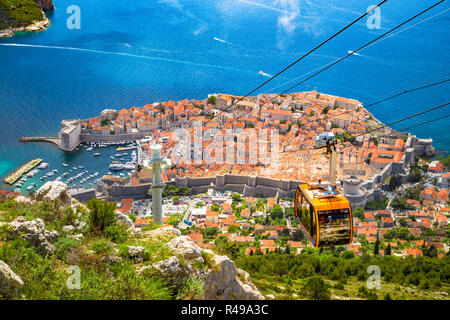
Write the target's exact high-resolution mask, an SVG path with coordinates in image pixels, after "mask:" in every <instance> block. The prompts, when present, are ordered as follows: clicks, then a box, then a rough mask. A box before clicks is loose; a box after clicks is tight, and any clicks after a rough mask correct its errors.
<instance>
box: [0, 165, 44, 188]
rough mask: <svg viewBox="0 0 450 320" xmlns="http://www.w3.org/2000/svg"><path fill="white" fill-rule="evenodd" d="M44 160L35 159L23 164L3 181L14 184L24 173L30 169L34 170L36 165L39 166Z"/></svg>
mask: <svg viewBox="0 0 450 320" xmlns="http://www.w3.org/2000/svg"><path fill="white" fill-rule="evenodd" d="M42 161H43V160H42V159H34V160H31V161H30V162H28V163H26V164H24V165H23V166H21V167H20V168H19V169H18V170H16V171H14V172H13V173H11V174H10V175H9V176H8V177H6V178H5V179H3V181H4V182H5V183H7V184H10V185H12V184H14V183H15V182H16V181H17V180H19V179H20V178H21V177H22V176H23V175H24V174H26V173H27V172H28V171H30V170H32V169H33V168H34V167H36V166H38V165H39V164H40V163H41V162H42Z"/></svg>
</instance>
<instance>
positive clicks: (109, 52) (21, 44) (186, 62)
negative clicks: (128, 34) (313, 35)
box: [0, 43, 255, 74]
mask: <svg viewBox="0 0 450 320" xmlns="http://www.w3.org/2000/svg"><path fill="white" fill-rule="evenodd" d="M0 46H3V47H25V48H42V49H55V50H69V51H80V52H90V53H98V54H108V55H116V56H125V57H131V58H138V59H146V60H157V61H164V62H174V63H181V64H187V65H193V66H200V67H209V68H218V69H224V70H230V71H239V72H245V73H251V74H255V73H254V72H253V71H249V70H242V69H238V68H231V67H226V66H220V65H215V64H207V63H199V62H192V61H185V60H178V59H170V58H160V57H150V56H145V55H138V54H132V53H126V52H115V51H104V50H96V49H86V48H76V47H62V46H46V45H38V44H24V43H0Z"/></svg>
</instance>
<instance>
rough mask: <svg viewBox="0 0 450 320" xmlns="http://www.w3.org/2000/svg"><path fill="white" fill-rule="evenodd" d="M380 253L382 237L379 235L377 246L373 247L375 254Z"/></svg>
mask: <svg viewBox="0 0 450 320" xmlns="http://www.w3.org/2000/svg"><path fill="white" fill-rule="evenodd" d="M379 253H380V239H378V236H377V241H375V246H374V248H373V254H374V255H375V256H377V255H378V254H379Z"/></svg>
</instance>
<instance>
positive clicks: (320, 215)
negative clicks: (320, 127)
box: [295, 132, 353, 248]
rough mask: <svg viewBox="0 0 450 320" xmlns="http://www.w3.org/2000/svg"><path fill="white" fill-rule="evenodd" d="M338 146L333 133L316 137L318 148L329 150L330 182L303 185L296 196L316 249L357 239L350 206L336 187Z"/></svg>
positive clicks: (299, 216) (298, 213)
mask: <svg viewBox="0 0 450 320" xmlns="http://www.w3.org/2000/svg"><path fill="white" fill-rule="evenodd" d="M336 144H337V142H336V139H335V137H334V134H333V133H332V132H327V133H323V134H320V135H318V136H317V137H316V142H315V148H317V149H320V148H326V149H327V152H326V153H327V154H328V155H330V158H329V166H330V183H329V184H321V183H320V181H319V183H316V184H301V185H299V186H298V188H297V191H296V193H295V215H296V217H297V219H298V221H299V223H300V225H301V226H302V228H303V230H304V231H305V232H306V234H307V235H308V237H309V239H310V240H311V242H312V243H313V245H314V246H315V247H316V248H317V247H325V246H334V245H343V244H350V243H352V240H353V218H352V210H351V208H350V203H349V202H348V200H347V199H346V198H345V196H344V195H343V194H342V193H340V192H339V191H338V190H337V188H336V154H337V150H336Z"/></svg>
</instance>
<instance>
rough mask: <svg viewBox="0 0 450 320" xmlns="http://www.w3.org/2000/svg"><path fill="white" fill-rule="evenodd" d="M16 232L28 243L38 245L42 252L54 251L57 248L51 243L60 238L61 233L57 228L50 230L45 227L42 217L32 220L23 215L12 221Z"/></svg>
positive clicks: (39, 250)
mask: <svg viewBox="0 0 450 320" xmlns="http://www.w3.org/2000/svg"><path fill="white" fill-rule="evenodd" d="M10 225H11V226H12V227H13V228H14V230H13V231H14V232H15V233H19V234H20V237H21V238H22V239H24V240H26V241H28V243H29V244H30V245H31V246H33V247H36V248H37V250H38V252H40V253H41V254H44V255H45V254H47V253H54V252H55V251H56V248H55V246H54V245H52V244H51V243H52V242H53V241H55V240H56V238H58V236H59V233H58V231H56V230H53V231H49V230H47V229H46V228H45V224H44V222H43V221H42V219H40V218H37V219H34V220H32V221H26V220H25V219H24V218H23V217H22V216H20V217H17V219H16V220H14V221H13V222H11V223H10Z"/></svg>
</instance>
